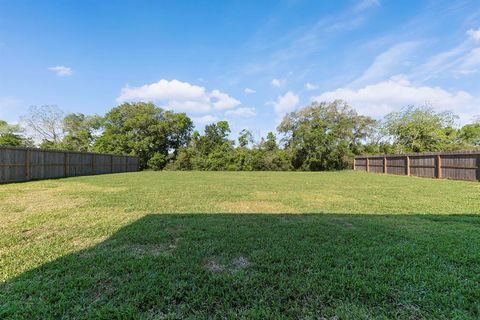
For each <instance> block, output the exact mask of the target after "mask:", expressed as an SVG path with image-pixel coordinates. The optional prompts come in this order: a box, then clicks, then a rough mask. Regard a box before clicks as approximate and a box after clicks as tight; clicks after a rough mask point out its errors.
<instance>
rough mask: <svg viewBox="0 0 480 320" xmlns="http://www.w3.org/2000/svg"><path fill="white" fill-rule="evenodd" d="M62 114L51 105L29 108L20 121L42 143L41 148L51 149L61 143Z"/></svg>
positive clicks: (62, 131) (62, 132) (62, 133)
mask: <svg viewBox="0 0 480 320" xmlns="http://www.w3.org/2000/svg"><path fill="white" fill-rule="evenodd" d="M63 118H64V112H63V111H62V110H61V109H60V108H58V107H57V106H53V105H45V106H31V107H30V108H29V110H28V113H27V114H26V115H24V116H23V117H22V121H23V122H24V123H25V124H26V125H27V126H28V127H29V128H30V129H31V130H32V131H33V132H34V134H35V136H36V137H37V138H38V139H39V140H40V141H41V142H42V143H41V144H40V146H41V147H45V148H52V147H55V146H57V145H58V144H60V143H61V142H62V139H63V136H64V128H63Z"/></svg>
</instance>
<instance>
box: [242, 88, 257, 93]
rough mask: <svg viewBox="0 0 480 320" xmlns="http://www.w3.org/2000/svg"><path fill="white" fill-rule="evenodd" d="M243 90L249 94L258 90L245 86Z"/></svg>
mask: <svg viewBox="0 0 480 320" xmlns="http://www.w3.org/2000/svg"><path fill="white" fill-rule="evenodd" d="M243 91H244V92H245V93H248V94H250V93H255V92H257V91H256V90H253V89H250V88H245V90H243Z"/></svg>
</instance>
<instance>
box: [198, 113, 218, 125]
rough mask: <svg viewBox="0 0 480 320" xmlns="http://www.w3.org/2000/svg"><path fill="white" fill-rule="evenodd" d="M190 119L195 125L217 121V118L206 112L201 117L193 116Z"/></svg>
mask: <svg viewBox="0 0 480 320" xmlns="http://www.w3.org/2000/svg"><path fill="white" fill-rule="evenodd" d="M192 120H193V123H194V124H195V125H196V126H205V125H207V124H211V123H214V122H217V121H218V120H219V119H218V118H217V117H215V116H212V115H210V114H207V115H206V116H202V117H193V118H192Z"/></svg>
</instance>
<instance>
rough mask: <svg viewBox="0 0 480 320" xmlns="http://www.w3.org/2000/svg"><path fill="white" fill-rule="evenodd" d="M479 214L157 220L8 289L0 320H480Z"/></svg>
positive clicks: (0, 294) (0, 291) (3, 291)
mask: <svg viewBox="0 0 480 320" xmlns="http://www.w3.org/2000/svg"><path fill="white" fill-rule="evenodd" d="M479 227H480V218H478V216H445V215H442V216H440V215H409V216H406V215H397V216H393V215H388V216H368V215H340V214H322V215H319V214H316V215H265V214H196V215H181V214H162V215H148V216H145V217H144V218H142V219H140V220H138V221H136V222H134V223H133V224H131V225H128V226H126V227H124V228H122V229H121V230H119V231H118V232H117V233H116V234H115V235H113V236H112V237H110V238H109V239H107V240H105V241H104V242H102V243H100V244H98V245H96V246H94V247H92V248H89V249H86V250H82V251H79V252H76V253H74V254H70V255H67V256H64V257H61V258H58V259H57V260H55V261H53V262H50V263H46V264H44V265H42V266H41V267H39V268H36V269H34V270H31V271H28V272H25V273H23V274H21V275H19V276H18V277H15V278H12V279H10V280H8V281H7V282H6V283H3V284H1V287H0V298H1V299H0V318H2V319H7V318H28V319H33V318H42V319H45V318H106V319H111V318H125V319H130V318H145V319H164V318H171V319H178V318H238V317H243V318H249V319H250V318H258V319H266V318H282V317H283V318H316V319H318V318H321V317H324V318H326V319H329V318H335V317H337V318H339V319H349V318H351V319H359V318H382V317H384V318H406V319H411V318H462V319H467V318H478V317H479V316H480V304H479V301H480V290H478V288H479V287H478V286H479V283H480V276H479V272H478V270H479V268H480V254H479V252H480V232H479V231H480V229H479Z"/></svg>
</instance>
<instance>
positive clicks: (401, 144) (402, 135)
mask: <svg viewBox="0 0 480 320" xmlns="http://www.w3.org/2000/svg"><path fill="white" fill-rule="evenodd" d="M456 118H457V117H456V116H455V115H454V114H453V113H451V112H436V111H435V110H433V109H432V108H430V107H425V106H423V107H416V106H410V107H407V108H405V109H403V110H402V111H400V112H392V113H390V114H388V115H387V116H386V117H385V123H384V127H383V130H384V131H385V133H386V134H387V135H388V136H389V138H390V139H391V141H392V142H393V146H394V148H395V151H396V152H397V153H402V152H429V151H444V150H450V149H452V148H454V147H455V144H454V142H455V139H456V132H457V131H456V130H455V129H454V124H455V120H456Z"/></svg>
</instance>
